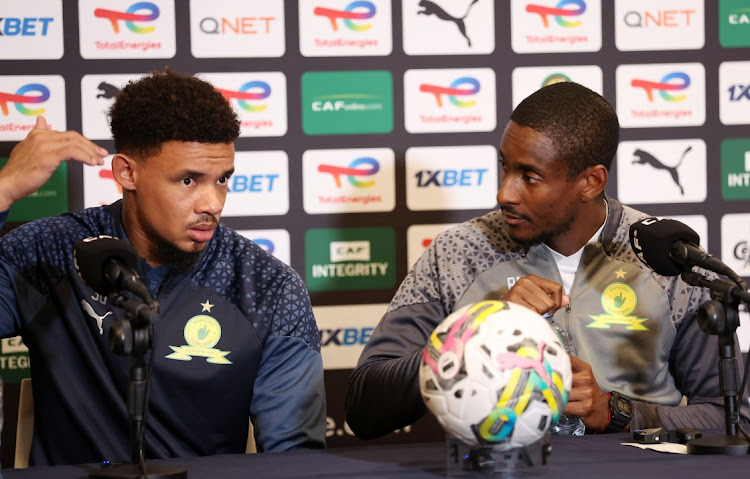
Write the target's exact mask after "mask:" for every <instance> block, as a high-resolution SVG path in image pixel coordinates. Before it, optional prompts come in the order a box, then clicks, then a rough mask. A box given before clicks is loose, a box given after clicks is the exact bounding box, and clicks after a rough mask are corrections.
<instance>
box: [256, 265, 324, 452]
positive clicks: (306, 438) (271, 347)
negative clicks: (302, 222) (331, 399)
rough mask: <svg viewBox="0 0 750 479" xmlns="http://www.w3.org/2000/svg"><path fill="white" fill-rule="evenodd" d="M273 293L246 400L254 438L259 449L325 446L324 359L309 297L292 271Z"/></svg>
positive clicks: (267, 450) (281, 449)
mask: <svg viewBox="0 0 750 479" xmlns="http://www.w3.org/2000/svg"><path fill="white" fill-rule="evenodd" d="M275 294H277V295H278V298H277V301H276V307H275V313H274V315H275V317H274V319H273V321H272V326H271V330H270V332H269V336H268V337H267V338H266V340H265V341H264V344H263V353H262V358H261V366H260V370H259V372H258V376H257V378H256V380H255V384H254V386H253V399H252V402H251V404H250V420H251V421H252V423H253V428H254V433H255V443H256V446H257V448H258V450H259V451H263V452H272V451H286V450H290V449H297V448H324V447H325V434H326V405H325V387H324V382H323V359H322V357H321V354H320V334H319V332H318V328H317V325H316V323H315V317H314V316H313V313H312V306H311V304H310V298H309V295H308V294H307V290H306V288H305V287H304V285H303V283H302V280H301V279H299V277H298V276H296V274H295V275H293V276H292V277H290V279H288V280H287V281H285V282H284V284H283V286H282V287H281V289H280V290H278V291H276V293H275Z"/></svg>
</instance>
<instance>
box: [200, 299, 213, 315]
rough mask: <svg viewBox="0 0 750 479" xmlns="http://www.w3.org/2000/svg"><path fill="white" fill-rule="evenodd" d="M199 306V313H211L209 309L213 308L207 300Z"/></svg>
mask: <svg viewBox="0 0 750 479" xmlns="http://www.w3.org/2000/svg"><path fill="white" fill-rule="evenodd" d="M201 306H203V309H202V310H201V313H203V312H206V311H208V312H209V313H210V312H211V308H213V307H214V305H213V304H211V303H210V302H209V301H208V300H206V302H205V303H201Z"/></svg>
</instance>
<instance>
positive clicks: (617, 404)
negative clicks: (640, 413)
mask: <svg viewBox="0 0 750 479" xmlns="http://www.w3.org/2000/svg"><path fill="white" fill-rule="evenodd" d="M607 395H608V396H609V420H608V421H607V425H606V426H604V428H603V429H602V430H601V432H603V433H605V434H609V433H614V432H622V431H624V430H625V429H626V428H627V427H628V426H629V425H630V420H631V419H632V417H633V403H632V401H631V400H630V398H628V397H627V396H623V395H622V394H620V393H619V392H617V391H610V392H609V393H607Z"/></svg>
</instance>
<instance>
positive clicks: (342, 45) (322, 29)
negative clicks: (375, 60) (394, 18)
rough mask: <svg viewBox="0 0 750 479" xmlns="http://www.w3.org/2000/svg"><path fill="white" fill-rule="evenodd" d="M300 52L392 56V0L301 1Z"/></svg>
mask: <svg viewBox="0 0 750 479" xmlns="http://www.w3.org/2000/svg"><path fill="white" fill-rule="evenodd" d="M299 22H300V52H301V53H302V55H304V56H306V57H320V56H373V55H389V54H390V53H391V50H392V45H393V39H392V35H391V30H392V25H391V23H392V22H391V2H390V0H372V1H361V0H360V1H354V2H352V1H350V0H315V1H313V2H299Z"/></svg>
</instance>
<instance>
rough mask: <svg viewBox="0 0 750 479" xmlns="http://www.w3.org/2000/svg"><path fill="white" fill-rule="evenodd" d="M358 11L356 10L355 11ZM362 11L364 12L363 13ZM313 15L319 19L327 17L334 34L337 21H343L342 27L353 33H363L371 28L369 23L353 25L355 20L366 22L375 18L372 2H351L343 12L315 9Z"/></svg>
mask: <svg viewBox="0 0 750 479" xmlns="http://www.w3.org/2000/svg"><path fill="white" fill-rule="evenodd" d="M357 9H358V10H357ZM355 10H356V11H355ZM363 10H364V11H363ZM313 13H314V14H315V15H317V16H319V17H327V18H328V20H329V21H330V22H331V28H333V31H334V32H337V31H338V19H342V20H343V21H344V25H346V26H347V28H349V30H353V31H355V32H364V31H366V30H369V29H370V28H372V25H371V24H369V23H360V24H357V23H354V21H355V20H367V19H369V18H372V17H374V16H375V13H376V8H375V5H373V4H372V2H366V1H358V2H352V3H350V4H349V5H347V6H346V8H345V9H344V10H335V9H333V8H326V7H315V10H314V11H313Z"/></svg>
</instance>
